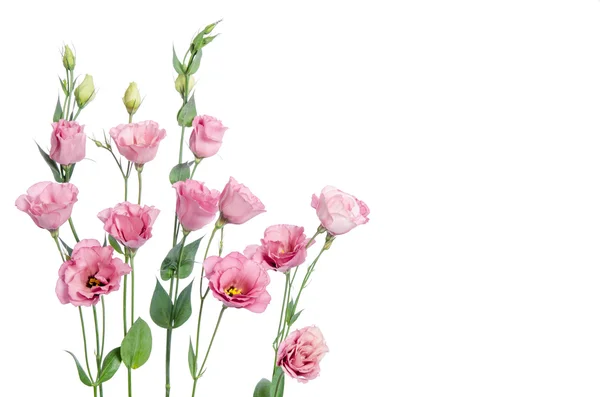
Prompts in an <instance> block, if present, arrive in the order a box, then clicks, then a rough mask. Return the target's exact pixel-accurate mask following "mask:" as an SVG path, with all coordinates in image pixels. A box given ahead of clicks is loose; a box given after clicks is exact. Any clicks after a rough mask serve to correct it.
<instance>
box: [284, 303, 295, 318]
mask: <svg viewBox="0 0 600 397" xmlns="http://www.w3.org/2000/svg"><path fill="white" fill-rule="evenodd" d="M294 309H295V308H294V298H292V299H290V301H289V302H288V304H287V307H286V309H285V322H286V323H288V322H289V321H290V319H291V318H292V316H293V315H294Z"/></svg>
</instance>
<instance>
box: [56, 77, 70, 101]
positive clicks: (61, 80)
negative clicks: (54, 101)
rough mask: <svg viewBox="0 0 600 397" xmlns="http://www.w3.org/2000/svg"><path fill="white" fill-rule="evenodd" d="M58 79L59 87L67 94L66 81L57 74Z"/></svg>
mask: <svg viewBox="0 0 600 397" xmlns="http://www.w3.org/2000/svg"><path fill="white" fill-rule="evenodd" d="M58 81H59V82H60V88H62V92H63V94H65V95H69V91H67V85H66V81H65V80H63V79H61V78H60V76H58ZM59 98H60V97H59Z"/></svg>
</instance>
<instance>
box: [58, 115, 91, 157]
mask: <svg viewBox="0 0 600 397" xmlns="http://www.w3.org/2000/svg"><path fill="white" fill-rule="evenodd" d="M52 128H53V131H52V136H51V137H50V158H51V159H52V160H54V161H56V162H57V163H58V164H64V165H67V164H74V163H77V162H78V161H81V160H83V158H84V157H85V134H84V133H83V126H81V125H79V124H78V123H77V122H76V121H67V120H59V121H58V122H57V123H52Z"/></svg>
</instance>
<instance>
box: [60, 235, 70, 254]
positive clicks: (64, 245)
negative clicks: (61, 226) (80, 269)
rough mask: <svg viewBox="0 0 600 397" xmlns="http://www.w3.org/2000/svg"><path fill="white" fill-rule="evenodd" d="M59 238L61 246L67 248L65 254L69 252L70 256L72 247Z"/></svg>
mask: <svg viewBox="0 0 600 397" xmlns="http://www.w3.org/2000/svg"><path fill="white" fill-rule="evenodd" d="M58 239H59V240H60V242H61V243H62V246H63V247H65V249H66V250H67V254H69V256H72V254H73V248H71V247H69V246H68V245H67V243H65V242H64V240H63V239H62V238H60V237H59V238H58Z"/></svg>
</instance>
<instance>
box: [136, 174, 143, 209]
mask: <svg viewBox="0 0 600 397" xmlns="http://www.w3.org/2000/svg"><path fill="white" fill-rule="evenodd" d="M137 174H138V205H140V204H141V203H142V169H141V168H140V169H138V170H137Z"/></svg>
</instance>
